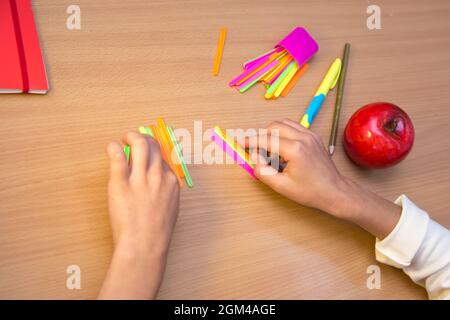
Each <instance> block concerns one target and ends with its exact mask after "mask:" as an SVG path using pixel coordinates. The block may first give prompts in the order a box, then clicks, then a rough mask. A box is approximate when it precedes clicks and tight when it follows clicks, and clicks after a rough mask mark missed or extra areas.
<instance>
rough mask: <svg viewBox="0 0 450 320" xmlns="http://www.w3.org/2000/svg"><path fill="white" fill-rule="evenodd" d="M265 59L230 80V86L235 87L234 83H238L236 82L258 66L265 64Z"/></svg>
mask: <svg viewBox="0 0 450 320" xmlns="http://www.w3.org/2000/svg"><path fill="white" fill-rule="evenodd" d="M263 63H264V61H261V63H258V64H255V65H253V66H252V67H251V68H249V69H247V70H246V71H244V73H242V74H240V75H238V76H237V77H236V78H234V79H233V80H231V81H230V83H228V85H229V86H230V87H233V86H234V85H236V83H237V82H238V81H239V80H241V79H242V78H245V77H246V76H247V75H248V74H249V73H252V72H253V71H254V70H256V69H258V67H259V66H260V65H261V64H263Z"/></svg>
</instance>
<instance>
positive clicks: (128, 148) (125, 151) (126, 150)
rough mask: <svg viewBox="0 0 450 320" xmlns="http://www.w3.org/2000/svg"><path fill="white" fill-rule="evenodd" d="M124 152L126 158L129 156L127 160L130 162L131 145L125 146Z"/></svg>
mask: <svg viewBox="0 0 450 320" xmlns="http://www.w3.org/2000/svg"><path fill="white" fill-rule="evenodd" d="M123 152H124V153H125V158H127V162H130V146H125V147H123Z"/></svg>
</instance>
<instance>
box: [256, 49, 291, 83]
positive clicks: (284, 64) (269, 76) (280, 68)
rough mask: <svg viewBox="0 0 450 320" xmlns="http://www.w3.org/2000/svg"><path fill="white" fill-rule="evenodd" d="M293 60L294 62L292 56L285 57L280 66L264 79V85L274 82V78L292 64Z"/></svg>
mask: <svg viewBox="0 0 450 320" xmlns="http://www.w3.org/2000/svg"><path fill="white" fill-rule="evenodd" d="M291 60H292V57H291V56H288V55H286V56H284V57H283V58H282V59H280V60H279V61H280V64H279V65H278V66H276V67H275V68H273V70H272V71H270V72H269V73H268V74H267V75H266V76H265V77H264V78H263V79H262V81H263V82H264V83H267V82H269V81H270V80H272V78H273V77H275V76H276V75H277V74H278V73H279V72H280V70H282V69H283V68H284V67H285V66H287V64H288V63H289V62H291Z"/></svg>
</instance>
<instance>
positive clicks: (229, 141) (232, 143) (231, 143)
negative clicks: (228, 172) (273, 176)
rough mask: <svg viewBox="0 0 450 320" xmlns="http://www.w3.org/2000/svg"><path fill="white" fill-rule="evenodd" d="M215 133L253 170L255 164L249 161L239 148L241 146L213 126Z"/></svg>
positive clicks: (248, 156) (246, 154) (247, 156)
mask: <svg viewBox="0 0 450 320" xmlns="http://www.w3.org/2000/svg"><path fill="white" fill-rule="evenodd" d="M214 131H215V133H217V135H218V136H219V137H220V138H222V140H223V141H225V142H226V143H227V144H228V146H229V147H230V148H231V149H233V151H234V152H236V153H237V154H238V155H239V156H240V157H241V158H242V159H243V160H244V161H245V162H246V163H247V164H248V165H249V166H250V167H252V168H254V167H255V164H254V163H253V161H252V160H251V159H250V155H249V154H248V153H247V152H246V151H245V150H244V149H242V148H241V146H240V145H239V144H238V143H237V142H236V141H235V140H234V139H231V138H230V137H228V135H227V134H226V133H225V131H224V130H222V129H221V128H220V127H218V126H215V127H214Z"/></svg>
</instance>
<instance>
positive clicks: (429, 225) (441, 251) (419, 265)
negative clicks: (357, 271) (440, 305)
mask: <svg viewBox="0 0 450 320" xmlns="http://www.w3.org/2000/svg"><path fill="white" fill-rule="evenodd" d="M395 203H396V204H397V205H399V206H401V207H402V214H401V217H400V220H399V221H398V223H397V225H396V226H395V228H394V230H392V232H391V233H390V234H389V235H388V236H387V237H386V238H385V239H384V240H382V241H380V240H379V239H377V241H376V245H375V254H376V258H377V260H378V261H379V262H381V263H385V264H388V265H391V266H394V267H396V268H402V269H403V271H404V272H405V273H406V274H407V275H408V276H409V277H410V278H411V279H412V280H413V281H414V282H415V283H417V284H419V285H421V286H423V287H425V288H426V289H427V292H428V297H429V298H430V299H450V231H449V230H447V229H446V228H444V227H443V226H441V225H440V224H438V223H437V222H435V221H433V220H432V219H430V217H429V216H428V214H427V213H426V212H425V211H423V210H421V209H420V208H418V207H417V206H416V205H415V204H414V203H412V202H411V200H409V199H408V198H407V197H406V196H405V195H402V196H400V197H399V198H398V199H397V200H396V201H395Z"/></svg>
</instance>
